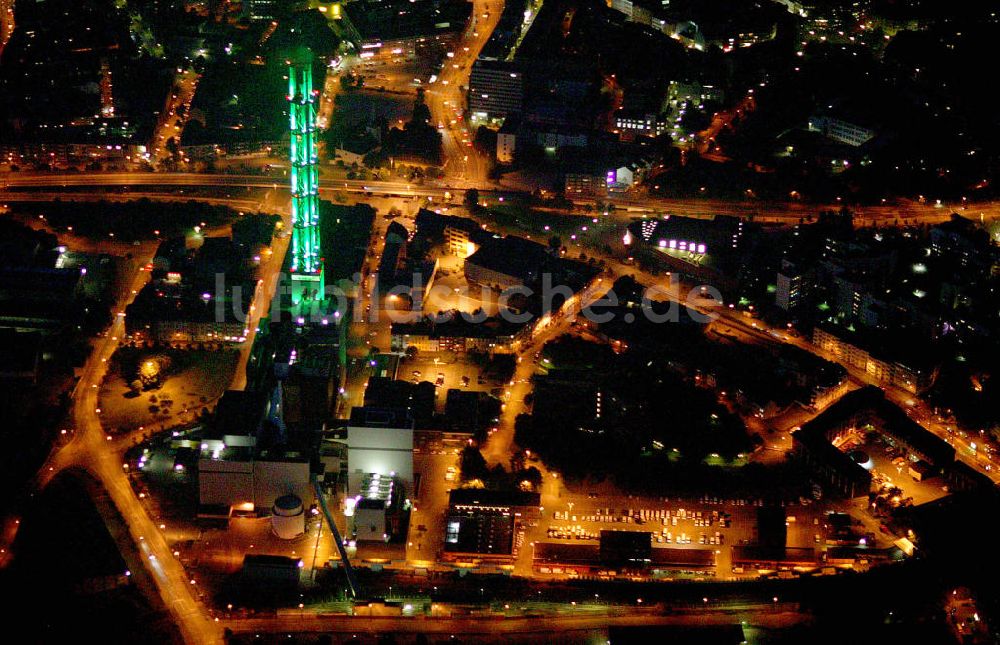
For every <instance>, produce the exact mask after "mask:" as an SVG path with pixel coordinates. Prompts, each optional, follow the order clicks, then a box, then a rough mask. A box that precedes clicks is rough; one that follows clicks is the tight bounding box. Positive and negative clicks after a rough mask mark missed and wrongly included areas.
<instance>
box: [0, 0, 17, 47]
mask: <svg viewBox="0 0 1000 645" xmlns="http://www.w3.org/2000/svg"><path fill="white" fill-rule="evenodd" d="M13 34H14V0H0V54H3V48H4V47H5V46H6V45H7V41H8V40H10V37H11V36H12V35H13Z"/></svg>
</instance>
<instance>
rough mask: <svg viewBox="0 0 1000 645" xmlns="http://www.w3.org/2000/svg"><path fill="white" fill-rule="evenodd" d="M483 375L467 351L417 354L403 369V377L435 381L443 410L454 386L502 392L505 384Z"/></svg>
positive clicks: (437, 403)
mask: <svg viewBox="0 0 1000 645" xmlns="http://www.w3.org/2000/svg"><path fill="white" fill-rule="evenodd" d="M481 375H482V367H481V366H480V365H478V364H476V363H474V362H473V361H472V360H471V359H469V357H468V356H467V355H466V354H463V353H456V352H439V353H435V354H431V353H423V354H417V356H416V357H414V358H408V359H406V360H404V361H403V363H402V365H401V366H400V369H399V378H400V379H405V380H408V381H410V382H417V383H419V382H420V381H429V382H431V383H434V384H435V386H436V391H437V399H436V400H435V406H434V409H435V411H436V412H442V413H443V412H444V406H445V400H446V398H447V396H448V390H450V389H462V390H469V391H471V392H491V391H492V392H494V393H495V394H501V393H502V392H498V391H497V390H498V388H502V387H503V384H502V383H497V382H493V381H491V380H489V379H487V378H485V377H482V378H481Z"/></svg>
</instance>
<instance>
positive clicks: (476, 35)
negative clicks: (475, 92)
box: [427, 0, 504, 186]
mask: <svg viewBox="0 0 1000 645" xmlns="http://www.w3.org/2000/svg"><path fill="white" fill-rule="evenodd" d="M503 6H504V5H503V2H500V1H498V0H474V2H473V5H472V20H473V22H474V24H475V27H474V28H473V29H472V31H471V32H470V33H469V34H468V38H466V39H464V40H462V42H461V43H459V44H458V45H457V46H456V47H455V52H454V54H455V56H454V58H447V59H445V62H444V66H443V68H442V69H441V75H440V77H439V78H438V80H437V81H435V82H434V83H433V84H432V85H430V86H429V88H428V90H427V107H428V108H430V111H431V124H432V125H435V126H437V124H441V125H442V126H443V127H441V128H438V132H440V133H441V136H442V147H443V150H444V156H445V159H447V160H448V165H449V167H448V168H447V170H448V174H449V176H450V177H451V179H452V180H453V181H454V182H458V184H459V185H462V186H470V185H471V186H481V185H483V184H485V183H486V180H487V173H488V169H489V162H488V161H487V160H485V159H482V158H480V154H479V152H477V151H476V149H475V148H474V147H472V146H471V145H469V144H470V143H471V142H472V140H473V138H474V136H475V132H470V131H469V124H468V119H466V118H458V117H459V116H460V115H462V114H463V113H464V112H465V92H464V91H463V90H462V87H468V85H469V75H470V74H471V73H472V63H474V62H475V60H476V58H478V57H479V52H480V51H482V49H483V46H484V45H485V44H486V41H487V40H489V38H490V35H491V34H492V33H493V29H494V28H496V26H497V22H498V21H499V20H500V14H501V13H502V12H503ZM452 120H454V121H455V123H454V124H452Z"/></svg>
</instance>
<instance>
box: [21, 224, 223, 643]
mask: <svg viewBox="0 0 1000 645" xmlns="http://www.w3.org/2000/svg"><path fill="white" fill-rule="evenodd" d="M155 249H156V245H155V244H154V243H146V244H144V245H142V246H140V247H139V248H137V249H135V250H134V253H135V256H136V258H137V259H138V260H139V262H137V263H136V265H135V266H137V267H141V266H143V265H144V264H145V263H146V262H147V261H149V260H151V259H152V256H153V252H154V251H155ZM148 275H149V274H148V273H146V272H141V271H138V270H136V271H134V273H133V274H132V276H131V279H130V283H131V284H130V288H128V289H124V290H123V291H122V293H123V295H122V296H121V298H120V300H119V301H118V302H117V303H116V305H115V307H114V308H113V309H112V311H114V312H117V314H116V316H115V319H114V322H113V323H112V324H111V326H110V328H109V329H108V330H107V332H106V333H105V334H104V336H103V337H100V338H98V339H97V342H96V344H95V346H94V350H93V352H92V353H91V355H90V358H89V359H88V360H87V363H86V365H85V366H84V368H83V371H82V374H81V376H80V380H79V382H78V383H77V387H76V389H75V390H74V395H73V401H74V404H73V413H72V416H73V422H74V423H73V426H74V429H73V432H72V435H71V437H70V438H69V440H68V441H67V442H66V443H63V444H61V445H58V446H56V447H55V449H54V450H53V452H52V454H51V455H50V457H49V458H48V459H47V460H46V462H45V463H44V464H43V465H42V467H41V469H40V470H39V472H38V474H37V475H36V477H35V478H34V480H33V481H32V482H31V485H30V486H29V491H28V494H29V495H32V494H33V493H34V492H37V491H40V490H42V489H43V488H44V487H45V486H46V485H47V484H48V483H49V482H50V481H51V480H52V479H53V478H54V477H55V476H56V475H57V474H59V472H61V471H63V470H66V469H69V468H81V469H83V470H85V471H87V472H89V473H90V474H91V475H93V476H94V478H95V479H96V480H97V481H98V482H100V484H101V486H102V487H103V489H104V490H105V491H106V492H107V494H108V496H109V498H110V500H111V501H112V502H113V503H114V506H115V508H116V509H117V510H118V512H119V513H120V515H121V517H122V519H123V521H124V523H125V525H126V526H127V527H128V532H129V535H130V537H131V538H132V541H133V543H134V544H135V545H136V548H138V549H139V550H140V552H141V553H142V554H143V556H144V558H143V562H144V564H145V565H146V569H147V571H148V573H149V575H150V577H151V579H152V580H153V582H154V584H155V585H156V588H157V590H158V591H159V594H160V597H161V599H162V600H163V603H164V605H165V606H166V608H167V610H168V611H169V612H170V613H171V615H172V617H173V619H174V623H175V624H176V625H177V626H178V628H179V629H180V631H181V633H182V634H183V636H184V639H185V641H186V642H189V643H216V642H220V640H221V632H220V630H219V629H218V628H217V626H216V625H215V624H214V623H211V622H210V621H208V620H207V618H206V617H205V614H204V610H203V608H202V606H201V605H200V604H199V603H198V601H197V599H196V597H195V595H194V590H195V589H196V586H197V585H196V584H192V583H191V580H190V579H189V578H188V577H187V575H186V574H185V572H184V570H183V567H182V566H181V564H180V562H178V561H177V559H176V558H175V557H174V555H173V553H172V552H171V550H170V548H169V547H168V545H167V542H166V540H165V539H164V537H163V535H162V533H161V532H160V531H159V529H158V528H157V527H156V525H155V524H154V523H153V520H152V519H151V518H150V517H149V515H148V514H147V513H146V510H145V508H144V507H143V506H142V504H141V503H140V502H139V498H138V497H137V496H136V495H135V493H134V492H133V490H132V487H131V484H130V483H129V480H128V477H127V471H126V470H125V469H124V468H123V459H122V455H121V453H120V452H118V451H117V450H115V449H114V447H113V446H112V445H111V442H110V440H109V439H110V435H107V434H106V432H105V430H104V428H103V427H102V426H101V420H100V412H99V408H98V405H99V404H98V392H99V386H100V383H101V381H102V380H103V379H104V376H105V373H106V371H107V365H108V361H109V360H110V358H111V356H112V354H114V352H115V350H116V349H117V348H118V341H119V339H120V338H121V337H122V335H123V334H124V331H125V317H124V313H123V312H124V309H125V307H126V306H127V305H128V303H129V302H130V301H131V300H132V298H133V294H134V293H135V292H138V291H139V290H141V289H142V287H143V285H144V284H145V281H146V279H147V278H148ZM17 526H18V520H17V518H12V519H11V522H10V524H8V526H6V527H5V530H4V532H3V536H4V544H3V548H4V553H7V552H8V551H9V546H10V544H11V542H12V541H13V539H14V537H15V536H16V530H17ZM2 564H6V561H4V562H2Z"/></svg>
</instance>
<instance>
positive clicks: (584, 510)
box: [516, 478, 895, 579]
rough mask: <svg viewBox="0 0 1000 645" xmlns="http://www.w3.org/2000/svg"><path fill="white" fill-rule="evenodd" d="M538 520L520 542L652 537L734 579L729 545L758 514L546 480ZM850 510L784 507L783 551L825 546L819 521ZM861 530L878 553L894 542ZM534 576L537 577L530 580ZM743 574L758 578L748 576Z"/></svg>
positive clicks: (747, 507)
mask: <svg viewBox="0 0 1000 645" xmlns="http://www.w3.org/2000/svg"><path fill="white" fill-rule="evenodd" d="M542 504H543V511H542V517H541V519H540V520H539V521H538V522H537V523H536V524H535V525H534V526H529V527H527V531H526V535H525V540H526V542H527V543H528V544H529V545H533V544H534V543H537V542H555V543H567V542H573V543H584V544H588V543H589V544H597V541H598V539H599V537H600V533H601V531H602V530H618V531H645V532H649V533H651V535H652V537H651V539H652V542H653V548H685V549H692V548H693V549H706V550H707V549H711V550H714V551H715V552H716V559H717V577H718V578H719V579H733V578H736V577H739V576H738V575H737V574H734V573H733V572H732V547H733V546H740V545H746V544H754V543H756V541H757V534H756V527H757V509H758V508H759V507H760V506H761V505H762V502H761V501H760V500H755V499H739V498H712V497H704V498H701V499H684V498H677V497H669V498H667V497H640V496H630V495H624V494H621V493H620V492H618V491H617V490H615V488H614V486H613V485H612V484H610V483H607V482H605V483H602V484H600V485H595V486H590V487H588V488H587V489H584V490H579V486H578V485H568V486H567V485H566V484H564V483H563V482H562V480H561V479H556V478H552V479H551V480H547V481H546V486H545V490H544V494H543V498H542ZM845 510H849V511H852V514H853V515H854V516H857V511H858V509H857V508H854V507H852V506H851V505H850V504H846V503H845V504H843V505H842V504H838V503H833V502H823V503H816V502H813V501H811V500H808V503H807V504H802V503H799V502H797V503H794V504H792V503H790V504H788V505H786V507H785V513H786V528H787V546H789V547H806V548H821V547H824V546H826V538H827V534H826V530H825V529H824V523H825V519H826V513H827V512H829V511H845ZM864 519H865V524H866V528H867V529H869V530H872V529H874V530H875V531H876V534H877V535H876V537H877V544H876V546H878V547H885V546H888V545H889V544H890V543H891V542H892V540H893V539H895V538H894V536H891V535H889V534H887V533H881V532H879V531H878V530H877V526H878V521H876V520H875V519H873V518H864ZM531 551H532V549H530V548H529V549H525V551H524V552H523V553H522V554H521V556H520V557H519V558H518V561H517V563H516V572H517V573H519V574H521V573H522V572H524V575H529V573H528V572H530V571H531V565H532V563H531ZM536 575H537V574H536ZM744 575H746V576H753V575H756V571H747V572H746V574H744Z"/></svg>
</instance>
